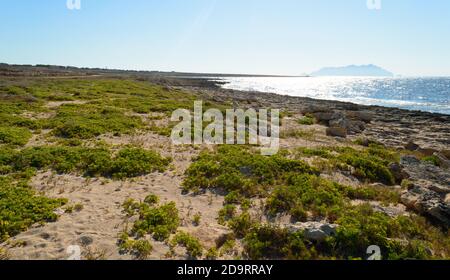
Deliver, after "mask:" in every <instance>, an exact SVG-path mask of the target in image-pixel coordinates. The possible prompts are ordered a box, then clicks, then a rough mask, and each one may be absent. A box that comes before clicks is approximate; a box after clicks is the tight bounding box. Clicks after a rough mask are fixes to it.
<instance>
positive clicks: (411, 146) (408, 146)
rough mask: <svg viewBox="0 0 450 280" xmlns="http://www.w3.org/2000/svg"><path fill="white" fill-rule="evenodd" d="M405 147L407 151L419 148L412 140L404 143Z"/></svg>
mask: <svg viewBox="0 0 450 280" xmlns="http://www.w3.org/2000/svg"><path fill="white" fill-rule="evenodd" d="M405 149H407V150H408V151H416V150H417V149H419V145H417V144H416V143H414V142H412V141H409V142H408V144H406V145H405Z"/></svg>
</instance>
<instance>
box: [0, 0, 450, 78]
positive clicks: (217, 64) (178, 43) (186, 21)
mask: <svg viewBox="0 0 450 280" xmlns="http://www.w3.org/2000/svg"><path fill="white" fill-rule="evenodd" d="M381 5H382V6H381V10H371V9H368V7H367V0H131V1H130V0H81V10H70V9H68V8H67V6H66V0H39V1H36V0H0V62H6V63H17V64H56V65H73V66H85V67H108V68H119V69H136V70H162V71H189V72H210V73H213V72H214V73H252V74H288V75H297V74H303V73H310V72H312V71H315V70H318V69H319V68H322V67H325V66H343V65H348V64H370V63H371V64H376V65H379V66H381V67H383V68H386V69H387V70H389V71H392V72H394V73H396V74H401V75H408V76H410V75H412V76H419V75H427V76H450V53H449V50H450V1H448V0H381Z"/></svg>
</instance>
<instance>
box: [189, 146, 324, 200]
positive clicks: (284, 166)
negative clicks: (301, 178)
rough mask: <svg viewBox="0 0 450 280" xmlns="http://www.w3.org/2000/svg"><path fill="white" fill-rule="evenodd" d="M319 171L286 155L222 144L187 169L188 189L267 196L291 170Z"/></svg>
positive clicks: (302, 171)
mask: <svg viewBox="0 0 450 280" xmlns="http://www.w3.org/2000/svg"><path fill="white" fill-rule="evenodd" d="M294 172H295V173H311V174H312V173H315V172H316V170H315V169H313V168H311V167H310V166H309V165H308V164H306V163H305V162H303V161H299V160H291V159H288V158H286V157H284V156H282V155H275V156H272V157H266V156H262V155H260V154H257V153H254V152H252V151H251V150H250V148H246V147H236V146H221V147H219V148H218V150H217V152H216V153H213V154H212V153H210V152H203V153H201V154H200V156H199V157H198V158H197V159H196V160H195V162H194V163H193V164H192V165H191V166H190V167H189V169H188V170H187V171H186V176H187V177H186V179H185V181H184V183H183V185H184V188H185V190H186V191H189V190H193V191H199V190H202V189H203V190H204V189H209V188H218V189H222V190H225V191H226V192H227V193H231V192H235V193H234V195H235V196H236V195H238V194H237V192H238V193H239V194H242V195H244V196H249V197H252V196H257V195H263V194H264V193H266V192H267V189H268V188H270V186H271V185H273V184H275V183H276V182H277V181H278V180H282V179H283V177H284V176H285V175H286V174H288V173H294Z"/></svg>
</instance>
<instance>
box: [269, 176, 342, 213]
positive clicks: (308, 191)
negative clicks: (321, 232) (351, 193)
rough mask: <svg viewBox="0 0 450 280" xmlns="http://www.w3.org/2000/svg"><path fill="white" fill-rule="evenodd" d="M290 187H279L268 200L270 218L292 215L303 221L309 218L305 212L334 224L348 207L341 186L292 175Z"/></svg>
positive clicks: (318, 179) (314, 178) (312, 177)
mask: <svg viewBox="0 0 450 280" xmlns="http://www.w3.org/2000/svg"><path fill="white" fill-rule="evenodd" d="M287 183H288V186H280V187H276V188H275V190H274V191H273V193H272V194H271V195H270V196H269V198H268V199H267V201H266V209H267V210H268V213H269V214H271V215H274V214H276V213H280V212H289V213H290V214H291V215H292V216H293V217H294V218H296V219H298V220H300V221H302V220H305V218H306V211H311V212H313V213H314V214H315V215H319V216H325V217H328V218H329V219H331V220H333V219H335V217H336V215H338V213H339V211H340V209H341V208H342V207H344V205H345V196H344V194H343V193H342V191H341V189H342V186H340V185H339V184H337V183H333V182H330V181H327V180H325V179H322V178H320V177H317V176H314V175H307V174H302V175H293V176H291V177H290V178H289V179H288V181H287Z"/></svg>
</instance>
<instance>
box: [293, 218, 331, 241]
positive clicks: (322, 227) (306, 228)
mask: <svg viewBox="0 0 450 280" xmlns="http://www.w3.org/2000/svg"><path fill="white" fill-rule="evenodd" d="M287 228H288V230H289V231H290V232H299V231H302V232H303V234H304V235H305V238H306V239H309V240H312V241H317V242H322V241H325V239H326V238H327V237H331V236H334V235H335V234H336V230H337V228H338V225H335V224H329V223H321V222H307V223H296V224H294V225H289V226H288V227H287Z"/></svg>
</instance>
